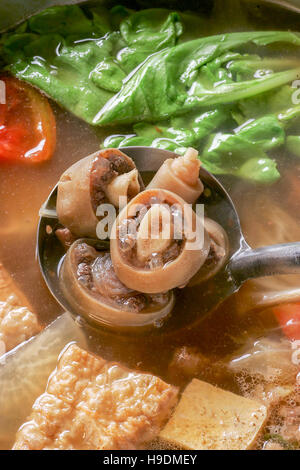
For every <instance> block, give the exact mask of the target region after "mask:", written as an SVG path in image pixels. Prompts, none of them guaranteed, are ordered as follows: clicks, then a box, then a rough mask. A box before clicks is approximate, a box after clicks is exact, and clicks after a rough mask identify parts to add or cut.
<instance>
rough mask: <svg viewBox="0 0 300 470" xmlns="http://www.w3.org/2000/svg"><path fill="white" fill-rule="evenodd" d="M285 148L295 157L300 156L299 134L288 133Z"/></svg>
mask: <svg viewBox="0 0 300 470" xmlns="http://www.w3.org/2000/svg"><path fill="white" fill-rule="evenodd" d="M286 148H287V150H288V151H289V152H291V153H292V154H293V155H295V156H296V157H300V136H299V135H289V136H288V137H287V139H286Z"/></svg>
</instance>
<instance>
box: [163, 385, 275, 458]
mask: <svg viewBox="0 0 300 470" xmlns="http://www.w3.org/2000/svg"><path fill="white" fill-rule="evenodd" d="M266 418H267V408H266V407H265V406H264V405H262V404H261V403H259V402H257V401H254V400H250V399H248V398H244V397H241V396H239V395H235V394H234V393H231V392H227V391H225V390H222V389H220V388H218V387H214V386H213V385H210V384H209V383H206V382H202V381H200V380H197V379H193V380H192V382H190V384H189V385H188V386H187V387H186V389H185V390H184V392H183V394H182V397H181V400H180V402H179V404H178V405H177V407H176V409H175V412H174V414H173V416H172V417H171V419H170V420H169V421H168V423H167V425H166V426H165V427H164V429H163V430H162V431H161V433H160V435H159V438H160V440H162V441H163V442H164V443H165V444H167V445H168V447H169V446H174V447H177V448H178V447H180V448H183V449H193V450H245V449H250V448H251V447H253V445H254V444H255V441H256V440H257V438H258V436H259V433H260V431H261V430H262V428H263V426H264V423H265V421H266Z"/></svg>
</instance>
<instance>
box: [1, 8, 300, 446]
mask: <svg viewBox="0 0 300 470" xmlns="http://www.w3.org/2000/svg"><path fill="white" fill-rule="evenodd" d="M229 4H231V2H229ZM224 18H225V17H224ZM224 18H223V19H224ZM284 23H285V24H284ZM229 24H231V26H230V32H231V31H233V30H234V31H235V30H237V31H239V30H253V29H254V28H255V29H257V30H260V29H266V30H269V29H276V28H278V27H280V29H284V28H289V27H291V25H292V26H294V27H297V26H298V24H299V18H298V17H297V15H296V14H295V15H293V14H291V13H287V14H282V18H281V20H280V21H279V19H278V11H277V10H276V11H275V10H274V11H273V10H272V9H269V8H268V9H265V8H263V7H262V8H261V9H259V8H258V6H257V8H256V9H254V11H253V12H252V13H251V14H249V13H247V14H246V13H245V10H243V9H241V10H239V12H238V14H237V15H235V16H234V18H233V21H231V20H230V21H225V19H224V21H221V22H218V23H217V24H216V22H215V21H214V18H213V17H210V19H208V20H207V21H206V25H205V26H206V29H207V31H206V32H205V34H214V33H218V34H220V33H222V32H227V31H228V25H229ZM280 54H284V51H281V52H280ZM51 106H52V108H53V110H54V112H55V117H56V121H57V148H56V151H55V154H54V156H53V158H52V159H51V160H50V161H49V162H46V163H42V164H38V165H25V164H24V165H20V164H17V163H16V164H12V163H5V164H4V163H1V174H0V195H1V197H0V201H1V203H0V220H1V226H0V260H1V263H3V265H4V266H5V268H6V269H7V271H8V272H10V273H11V275H12V276H13V278H14V280H15V281H16V282H17V284H18V286H19V287H20V289H21V290H22V291H23V292H24V294H25V295H26V296H27V298H28V300H29V302H30V304H31V305H32V308H33V310H34V312H36V313H37V314H38V317H39V320H40V322H41V324H42V325H44V326H46V325H48V324H49V323H50V322H51V321H53V320H54V319H55V318H56V317H57V316H58V315H60V314H61V313H62V312H63V311H62V308H61V307H60V306H59V305H58V303H57V302H56V301H55V300H54V298H53V297H52V296H51V294H50V293H49V291H48V290H47V288H46V286H45V283H44V281H43V279H42V276H41V273H40V270H39V265H38V262H37V259H36V231H37V223H38V217H39V209H40V207H41V206H42V204H43V202H44V201H45V200H46V199H47V197H48V195H49V193H50V191H51V190H52V188H53V187H54V186H55V184H56V183H57V181H58V179H59V177H60V175H61V174H62V173H63V172H64V171H65V170H66V169H67V168H68V167H69V166H70V165H72V164H73V163H74V162H76V161H78V160H80V159H81V158H83V157H85V156H86V155H89V154H91V153H93V152H95V151H97V150H98V149H99V144H100V142H101V140H103V138H104V137H106V136H107V135H108V133H110V134H111V133H112V130H111V129H109V131H107V129H105V128H104V129H101V131H99V129H97V130H95V128H92V127H91V126H89V125H88V124H85V123H84V122H83V121H81V120H79V119H78V118H76V117H74V116H73V115H71V114H70V113H68V112H66V111H63V110H62V109H61V108H59V107H58V106H57V105H56V104H55V103H53V102H52V103H51ZM115 132H116V133H118V134H119V133H120V129H119V128H118V129H116V130H115ZM280 152H282V155H281V158H280V162H281V163H280V164H279V165H280V172H281V175H282V177H281V179H280V180H279V181H277V182H276V183H274V184H272V185H266V186H263V185H260V184H255V183H248V182H245V181H244V180H239V179H237V178H234V177H229V176H226V177H220V180H221V182H222V183H223V184H224V185H225V187H226V189H227V190H228V191H229V193H230V195H231V196H232V198H233V200H234V203H235V204H236V206H237V209H238V212H239V215H240V218H241V222H242V228H243V231H244V234H245V236H246V239H247V241H248V242H249V243H250V244H251V246H253V247H256V246H260V245H261V244H267V243H284V242H287V241H288V242H290V241H297V240H300V228H299V227H300V224H299V222H300V197H299V196H300V190H299V187H300V161H299V159H296V158H295V157H292V155H291V154H289V153H287V152H286V153H285V154H283V152H284V151H283V150H280ZM144 176H145V175H144ZM149 176H150V175H148V176H147V178H149ZM271 203H272V208H271V209H270V204H271ZM277 208H279V209H278V213H277V215H276V210H277ZM270 210H271V211H272V212H270ZM261 214H264V215H265V216H266V219H265V222H264V223H263V224H262V220H261V218H262V215H261ZM268 215H269V218H268V217H267V216H268ZM282 216H283V217H285V216H286V217H287V219H288V220H289V219H290V218H291V219H293V220H294V222H295V224H294V225H293V228H292V232H291V231H290V230H289V228H287V232H288V234H287V232H286V231H284V230H278V229H277V228H276V227H278V225H279V226H280V224H281V222H280V221H279V220H278V218H282ZM263 230H265V231H266V232H267V233H268V236H269V240H266V237H265V236H264V235H262V236H261V234H262V231H263ZM286 279H287V283H289V282H291V283H292V284H293V286H295V285H297V283H298V285H299V282H300V276H297V277H296V276H286ZM217 289H218V286H216V290H217ZM257 290H258V286H257V284H256V283H255V282H252V281H251V282H250V283H246V284H245V285H244V286H243V287H242V289H241V291H240V292H238V293H236V294H234V295H233V296H231V297H230V298H229V299H228V300H227V301H226V302H224V303H223V304H222V305H221V306H220V307H219V308H218V309H217V311H215V312H212V313H211V314H210V315H209V316H208V317H206V318H204V319H203V318H202V316H201V294H199V288H195V289H191V290H187V291H178V292H177V294H176V295H177V303H176V307H175V314H176V315H177V316H180V317H181V318H183V317H187V318H188V317H189V312H193V319H194V320H193V322H192V323H189V322H185V321H183V322H182V321H180V322H179V323H178V327H177V328H174V329H173V330H172V331H171V332H168V333H165V332H164V330H163V328H162V329H160V328H159V326H160V325H157V328H154V330H153V334H152V333H147V334H146V335H143V334H141V335H137V336H134V335H130V334H129V335H127V334H125V333H122V332H112V331H109V330H106V329H103V328H98V329H97V328H96V327H93V326H91V325H89V324H88V323H87V322H85V321H84V320H80V324H81V326H82V329H83V331H84V332H85V334H86V337H87V340H88V346H89V349H90V350H91V351H92V352H94V353H96V354H98V355H100V356H102V357H103V358H105V359H107V360H110V361H112V360H113V361H119V362H120V363H121V364H123V365H125V366H128V367H132V368H134V369H138V370H141V371H147V372H151V373H153V374H156V375H158V376H159V377H161V378H163V379H164V380H166V381H167V382H169V383H173V384H175V385H179V386H180V387H181V388H183V387H184V386H186V385H187V383H188V382H189V381H190V380H191V376H190V374H189V373H186V372H184V373H182V371H181V369H180V368H178V367H172V365H170V364H173V365H174V354H175V355H176V351H178V350H180V348H187V351H193V350H196V351H197V353H199V354H201V356H203V357H205V358H206V360H207V361H208V362H207V364H208V365H207V367H204V368H202V369H201V370H199V371H198V372H197V373H196V376H198V377H200V378H201V379H203V380H205V381H208V382H210V383H211V384H214V385H217V386H219V387H221V388H224V389H226V390H229V391H232V392H234V393H238V394H243V393H244V390H245V389H243V386H241V383H242V381H244V382H243V383H245V382H247V381H249V380H251V378H250V376H248V377H247V376H243V379H241V377H240V376H239V374H238V373H236V371H233V370H231V369H228V368H227V366H226V367H225V364H227V363H228V361H229V360H230V358H232V357H234V356H235V355H238V354H239V351H240V350H241V348H243V347H244V346H245V345H247V344H249V343H250V344H251V345H253V343H254V342H255V341H256V340H257V339H259V338H263V337H269V336H272V338H275V340H279V339H280V338H283V337H284V335H283V333H282V331H281V329H280V328H279V326H278V323H277V320H276V318H275V316H274V314H273V310H272V308H271V307H268V308H267V307H265V306H264V305H262V304H259V302H258V305H253V302H252V303H251V299H252V296H253V295H254V294H255V293H256V292H257ZM299 298H300V295H299ZM247 302H248V304H249V306H248V305H247ZM195 313H196V315H195ZM195 319H196V320H195ZM185 323H186V324H185ZM249 350H250V351H251V347H250V349H249ZM172 361H173V362H172ZM193 375H195V374H193V373H192V376H193ZM297 406H298V405H297ZM13 420H14V417H13V416H12V421H13ZM272 426H273V428H272ZM276 426H277V428H278V429H279V428H280V418H279V417H278V416H277V415H276V410H275V411H274V418H273V421H272V418H271V428H272V429H273V431H272V429H271V430H269V431H268V433H269V434H270V433H274V432H275V433H276V432H277V431H276V429H275V428H276ZM274 429H275V431H274ZM266 434H267V432H266ZM266 441H268V438H267V437H265V438H263V439H262V441H261V442H260V443H259V444H258V447H259V448H262V447H263V445H264V443H265V442H266ZM5 445H7V444H5ZM2 446H4V444H2ZM0 448H1V442H0Z"/></svg>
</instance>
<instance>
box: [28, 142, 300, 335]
mask: <svg viewBox="0 0 300 470" xmlns="http://www.w3.org/2000/svg"><path fill="white" fill-rule="evenodd" d="M120 150H121V151H123V152H124V153H126V154H127V155H129V156H130V157H131V158H132V159H133V160H134V161H135V164H136V166H137V168H138V170H139V172H140V173H141V175H142V177H143V179H144V180H145V182H146V183H147V181H149V180H150V179H151V177H152V176H153V173H154V172H155V171H157V170H158V169H159V168H160V166H161V165H162V163H163V162H164V161H165V160H166V159H167V158H175V157H177V156H178V155H176V154H174V153H172V152H169V151H167V150H162V149H155V148H151V147H123V148H121V149H120ZM200 178H201V181H202V183H203V184H204V188H205V189H204V191H203V193H202V195H201V196H200V198H199V199H198V201H197V203H199V204H204V210H205V216H207V217H209V218H211V219H213V220H215V221H216V222H218V223H219V224H220V225H221V226H222V227H223V228H224V230H225V231H226V233H227V235H228V239H229V254H228V259H227V262H226V263H225V264H224V265H223V266H222V267H221V269H220V271H219V272H218V273H217V274H216V275H215V276H214V277H213V278H211V279H208V280H206V281H203V282H201V283H200V284H198V285H196V286H193V287H185V288H184V289H177V292H176V297H177V302H176V304H175V307H174V310H173V312H172V314H171V315H170V316H169V317H168V318H167V319H164V320H163V321H162V322H160V321H159V319H156V321H155V322H154V323H153V322H152V323H150V324H145V325H143V326H139V327H138V326H137V324H139V325H140V322H137V324H135V322H134V321H133V322H132V325H131V326H128V325H127V326H126V328H125V329H126V331H130V330H132V331H134V332H136V330H137V329H140V330H144V329H145V328H147V329H148V328H149V327H151V328H153V330H154V331H161V330H162V329H163V330H174V329H178V328H183V327H186V326H191V325H192V324H193V323H195V322H198V321H199V320H201V319H203V318H204V316H205V315H207V314H208V313H209V312H211V311H213V310H214V309H215V308H216V307H217V306H218V305H219V304H220V303H221V302H223V301H224V300H225V299H226V298H228V297H229V296H230V295H232V294H233V293H234V292H236V291H237V290H238V289H239V288H240V286H241V285H242V284H243V283H244V282H245V281H246V280H248V279H251V278H258V277H263V276H269V275H275V274H293V273H294V274H300V242H296V243H288V244H281V245H272V246H266V247H262V248H258V249H255V250H254V249H252V248H251V247H250V246H249V245H248V244H247V243H246V241H245V239H244V236H243V233H242V230H241V225H240V220H239V217H238V214H237V211H236V209H235V207H234V204H233V202H232V200H231V198H230V196H229V195H228V193H227V191H226V190H225V189H224V187H223V186H222V184H221V183H220V182H219V181H218V180H217V178H215V177H214V176H213V175H211V174H210V173H209V172H208V171H206V170H205V169H204V168H201V169H200ZM56 197H57V186H55V187H54V189H53V190H52V192H51V193H50V195H49V197H48V199H47V201H46V202H45V203H44V204H43V206H42V208H41V211H40V221H39V225H38V234H37V257H38V261H39V265H40V269H41V273H42V275H43V277H44V280H45V282H46V284H47V286H48V288H49V290H50V291H51V293H52V294H53V296H54V297H55V299H56V300H57V301H58V302H59V303H60V304H61V305H62V307H63V308H64V309H66V310H68V311H70V312H71V313H73V314H74V315H78V312H76V311H73V308H72V306H71V305H70V304H69V303H68V302H67V300H66V299H65V297H64V295H63V293H62V291H61V288H60V283H59V270H60V266H61V264H62V262H63V259H64V255H65V251H64V248H63V246H62V245H61V243H60V241H59V240H58V238H57V237H56V236H55V230H56V229H57V228H58V227H59V221H58V219H57V217H56ZM99 245H101V243H100V244H99ZM106 246H107V245H106ZM187 298H190V299H193V300H194V301H195V302H196V304H197V305H199V310H198V309H197V311H187V312H185V311H184V309H182V308H180V305H181V304H182V302H184V301H185V299H187ZM124 315H126V312H124ZM136 315H137V316H139V315H141V314H139V313H137V314H136ZM86 319H87V320H88V321H91V319H90V318H89V316H88V312H87V315H86ZM91 323H94V322H93V321H91ZM97 326H103V327H104V326H105V327H109V328H113V329H117V330H122V329H124V328H123V327H122V325H118V324H116V323H115V322H113V321H112V323H111V324H110V325H107V323H105V324H104V323H103V324H101V323H99V322H97Z"/></svg>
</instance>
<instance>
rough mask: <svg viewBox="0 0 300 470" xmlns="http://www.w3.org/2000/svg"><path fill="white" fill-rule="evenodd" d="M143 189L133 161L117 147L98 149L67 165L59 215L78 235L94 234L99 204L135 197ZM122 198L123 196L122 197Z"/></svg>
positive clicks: (117, 203)
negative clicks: (68, 166)
mask: <svg viewBox="0 0 300 470" xmlns="http://www.w3.org/2000/svg"><path fill="white" fill-rule="evenodd" d="M141 189H143V182H142V179H141V177H140V175H139V173H138V171H137V169H136V167H135V164H134V162H133V160H132V159H131V158H130V157H128V156H127V155H125V154H124V153H123V152H121V151H120V150H118V149H106V150H102V151H100V152H96V153H94V154H92V155H89V156H88V157H86V158H84V159H82V160H80V161H79V162H77V163H75V164H74V165H72V166H71V167H70V168H68V169H67V170H66V171H65V172H64V173H63V175H62V176H61V178H60V180H59V182H58V191H57V203H56V209H57V215H58V218H59V221H60V223H61V224H62V225H64V226H65V227H67V228H68V229H70V231H71V232H72V233H73V234H74V235H76V236H77V237H84V236H86V237H92V238H93V237H95V236H96V227H97V224H98V222H99V218H98V217H97V215H96V211H97V207H98V206H99V205H100V204H102V203H111V204H113V205H114V206H115V207H116V208H119V199H120V198H128V199H129V200H130V199H131V198H132V197H134V196H135V195H136V194H138V192H139V191H140V190H141ZM121 200H122V199H121Z"/></svg>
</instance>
